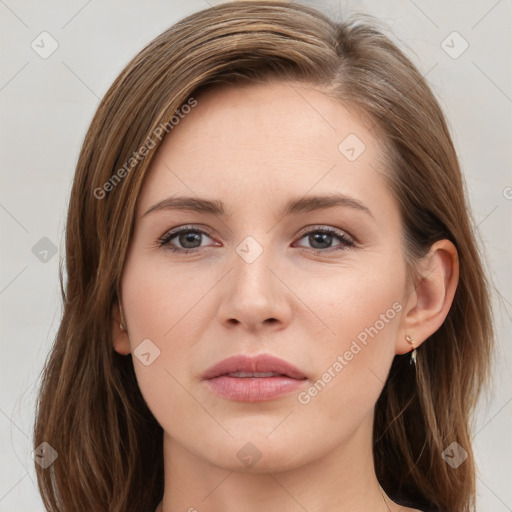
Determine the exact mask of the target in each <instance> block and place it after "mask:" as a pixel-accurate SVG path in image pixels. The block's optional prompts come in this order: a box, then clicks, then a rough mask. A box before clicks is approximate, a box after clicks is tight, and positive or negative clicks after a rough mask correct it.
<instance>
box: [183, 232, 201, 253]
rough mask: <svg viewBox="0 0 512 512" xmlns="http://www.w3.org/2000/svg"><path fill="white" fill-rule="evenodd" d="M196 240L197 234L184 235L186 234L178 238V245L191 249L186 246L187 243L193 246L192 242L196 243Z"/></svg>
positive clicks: (197, 238)
mask: <svg viewBox="0 0 512 512" xmlns="http://www.w3.org/2000/svg"><path fill="white" fill-rule="evenodd" d="M198 240H199V233H186V234H184V235H181V236H180V243H181V244H182V245H183V246H184V247H186V248H187V249H190V248H191V247H190V246H188V245H187V244H188V243H192V244H194V242H197V241H198ZM192 248H193V247H192Z"/></svg>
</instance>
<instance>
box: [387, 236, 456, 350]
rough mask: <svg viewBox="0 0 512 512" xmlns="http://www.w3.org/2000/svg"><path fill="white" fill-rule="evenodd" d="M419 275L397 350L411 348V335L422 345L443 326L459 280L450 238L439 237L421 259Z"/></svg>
mask: <svg viewBox="0 0 512 512" xmlns="http://www.w3.org/2000/svg"><path fill="white" fill-rule="evenodd" d="M418 266H419V272H420V277H419V280H418V282H417V283H416V285H415V287H414V289H413V291H412V292H411V293H409V295H408V297H407V299H406V308H405V317H403V322H402V331H401V333H400V336H399V339H398V340H397V345H396V353H397V354H405V353H406V352H410V351H411V350H412V347H411V345H410V344H409V343H407V341H406V340H405V336H406V335H407V334H408V335H410V336H412V338H413V340H414V346H415V347H418V346H419V345H421V344H422V343H423V342H424V341H425V340H426V339H427V338H428V337H429V336H430V335H432V334H433V333H434V332H436V331H437V330H438V329H439V327H441V325H442V323H443V322H444V320H445V318H446V316H447V315H448V311H449V310H450V307H451V305H452V302H453V297H454V296H455V290H456V289H457V284H458V282H459V258H458V255H457V249H456V248H455V246H454V245H453V243H452V242H450V241H449V240H438V241H437V242H436V243H434V244H433V245H432V247H431V248H430V250H429V252H428V254H427V255H426V256H425V257H424V258H422V259H421V261H420V262H419V265H418Z"/></svg>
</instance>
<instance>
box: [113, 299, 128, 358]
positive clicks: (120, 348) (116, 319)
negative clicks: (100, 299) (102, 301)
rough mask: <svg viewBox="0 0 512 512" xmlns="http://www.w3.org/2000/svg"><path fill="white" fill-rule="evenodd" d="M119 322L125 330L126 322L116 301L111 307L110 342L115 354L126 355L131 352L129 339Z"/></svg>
mask: <svg viewBox="0 0 512 512" xmlns="http://www.w3.org/2000/svg"><path fill="white" fill-rule="evenodd" d="M121 322H122V323H123V326H124V328H125V329H126V328H127V327H126V320H125V319H124V318H123V315H122V310H121V308H120V306H119V303H118V301H116V302H115V303H114V305H113V306H112V342H113V345H114V350H115V351H116V352H118V353H119V354H122V355H127V354H129V353H130V352H131V346H130V338H129V336H128V332H127V331H126V330H123V329H121V326H120V324H121Z"/></svg>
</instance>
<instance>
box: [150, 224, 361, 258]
mask: <svg viewBox="0 0 512 512" xmlns="http://www.w3.org/2000/svg"><path fill="white" fill-rule="evenodd" d="M189 232H193V233H196V234H200V235H202V236H205V237H208V238H210V239H211V240H213V238H212V236H211V235H210V234H209V233H208V232H206V231H204V230H203V229H198V228H194V227H184V228H182V229H178V230H177V231H174V232H173V233H170V234H168V233H166V234H164V235H163V236H162V237H161V238H160V239H159V240H158V241H157V244H158V245H159V246H160V247H164V248H165V247H167V248H171V250H175V251H176V252H182V253H186V252H196V251H199V250H201V249H206V248H208V246H199V247H194V248H189V249H187V248H185V247H178V246H176V245H173V244H172V243H171V240H173V239H174V238H176V237H178V236H179V235H181V234H183V233H189ZM314 233H324V234H329V235H331V236H333V237H334V238H337V239H338V241H339V242H340V243H339V244H338V245H335V246H334V247H329V248H327V249H315V248H313V247H304V246H300V245H299V246H298V247H302V248H304V249H310V250H312V251H315V252H330V251H336V250H341V249H336V248H340V247H343V248H350V247H353V246H355V245H356V242H355V241H354V239H353V237H352V236H350V235H349V234H348V233H346V232H344V231H341V230H340V232H338V231H337V230H334V229H333V228H322V227H318V228H312V229H310V230H309V231H306V232H305V233H302V234H301V235H300V236H299V237H298V238H297V239H296V240H297V241H300V240H302V239H303V238H305V237H307V236H309V235H312V234H314ZM295 243H296V242H295Z"/></svg>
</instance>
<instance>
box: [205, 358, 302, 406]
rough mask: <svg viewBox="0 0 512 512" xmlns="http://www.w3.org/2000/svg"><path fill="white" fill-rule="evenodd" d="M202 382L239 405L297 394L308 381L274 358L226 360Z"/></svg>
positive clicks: (213, 368)
mask: <svg viewBox="0 0 512 512" xmlns="http://www.w3.org/2000/svg"><path fill="white" fill-rule="evenodd" d="M202 378H203V380H204V381H205V382H206V384H207V386H208V387H209V389H210V390H211V391H213V392H214V393H215V394H217V395H220V396H222V397H224V398H228V399H230V400H234V401H239V402H261V401H265V400H271V399H274V398H277V397H278V396H281V395H283V394H286V393H289V392H291V391H294V390H297V389H298V388H300V387H302V386H304V383H305V382H306V381H307V380H308V378H307V376H306V375H305V374H304V373H303V372H301V371H300V370H299V369H298V368H296V367H295V366H293V365H292V364H291V363H289V362H288V361H285V360H283V359H279V358H277V357H274V356H272V355H270V354H259V355H256V356H247V355H243V354H241V355H238V356H233V357H230V358H228V359H224V360H223V361H221V362H220V363H217V364H216V365H214V366H213V367H211V368H210V369H209V370H208V371H206V372H205V373H204V374H203V376H202Z"/></svg>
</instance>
